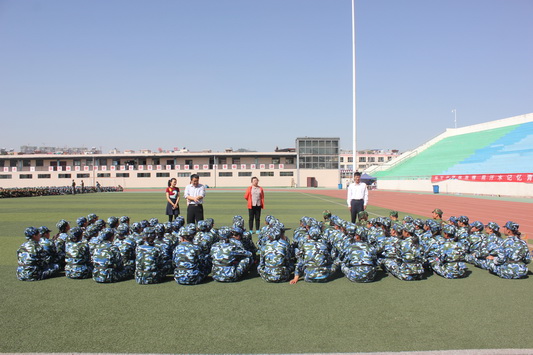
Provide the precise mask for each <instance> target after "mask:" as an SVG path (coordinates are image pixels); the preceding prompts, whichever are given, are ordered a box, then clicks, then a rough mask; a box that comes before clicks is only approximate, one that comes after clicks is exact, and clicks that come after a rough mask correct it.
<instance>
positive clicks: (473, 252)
mask: <svg viewBox="0 0 533 355" xmlns="http://www.w3.org/2000/svg"><path fill="white" fill-rule="evenodd" d="M470 227H471V229H470V234H469V235H468V237H467V241H468V250H467V251H466V255H465V260H466V262H467V263H470V264H474V265H475V266H477V267H481V264H482V263H483V261H484V258H483V259H480V256H479V253H480V251H481V248H482V247H483V245H484V244H485V239H486V236H485V234H483V229H485V226H484V225H483V223H481V222H480V221H475V222H474V223H472V225H471V226H470Z"/></svg>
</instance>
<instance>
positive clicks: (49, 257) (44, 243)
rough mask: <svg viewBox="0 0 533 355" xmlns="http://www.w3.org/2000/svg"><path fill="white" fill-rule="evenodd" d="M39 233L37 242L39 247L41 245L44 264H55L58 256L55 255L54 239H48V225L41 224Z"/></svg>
mask: <svg viewBox="0 0 533 355" xmlns="http://www.w3.org/2000/svg"><path fill="white" fill-rule="evenodd" d="M39 234H40V235H41V239H40V240H39V244H40V245H41V247H43V252H44V262H45V264H46V265H50V264H57V263H58V257H57V251H56V245H55V243H54V241H53V240H52V239H50V229H48V227H46V226H42V227H40V228H39Z"/></svg>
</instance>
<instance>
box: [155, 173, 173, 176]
mask: <svg viewBox="0 0 533 355" xmlns="http://www.w3.org/2000/svg"><path fill="white" fill-rule="evenodd" d="M155 177H170V173H156V174H155Z"/></svg>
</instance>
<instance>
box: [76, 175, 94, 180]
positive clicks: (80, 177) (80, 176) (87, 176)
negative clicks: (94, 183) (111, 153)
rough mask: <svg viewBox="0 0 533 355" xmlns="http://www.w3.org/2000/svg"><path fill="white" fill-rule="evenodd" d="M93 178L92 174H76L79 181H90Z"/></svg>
mask: <svg viewBox="0 0 533 355" xmlns="http://www.w3.org/2000/svg"><path fill="white" fill-rule="evenodd" d="M90 177H91V174H76V178H78V179H89V178H90Z"/></svg>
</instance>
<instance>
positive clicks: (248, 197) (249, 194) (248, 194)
mask: <svg viewBox="0 0 533 355" xmlns="http://www.w3.org/2000/svg"><path fill="white" fill-rule="evenodd" d="M258 187H259V190H260V191H261V192H260V196H261V208H265V193H264V192H263V188H262V187H261V186H258ZM244 199H245V200H247V201H248V209H249V210H251V209H252V186H251V185H250V186H248V188H247V189H246V192H245V193H244Z"/></svg>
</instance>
